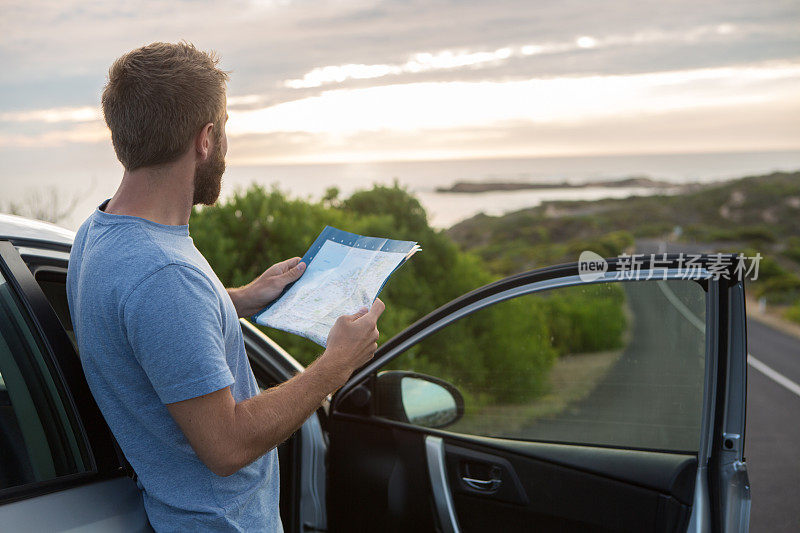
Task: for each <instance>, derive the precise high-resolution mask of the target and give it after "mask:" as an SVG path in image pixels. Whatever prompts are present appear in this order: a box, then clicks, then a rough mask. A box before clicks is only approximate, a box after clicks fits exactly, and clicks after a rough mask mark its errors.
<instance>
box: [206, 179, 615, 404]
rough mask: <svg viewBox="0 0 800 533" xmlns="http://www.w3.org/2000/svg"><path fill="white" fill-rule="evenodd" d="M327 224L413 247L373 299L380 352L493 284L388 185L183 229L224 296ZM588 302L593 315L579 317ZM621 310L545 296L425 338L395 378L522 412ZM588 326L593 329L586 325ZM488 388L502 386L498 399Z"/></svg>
mask: <svg viewBox="0 0 800 533" xmlns="http://www.w3.org/2000/svg"><path fill="white" fill-rule="evenodd" d="M326 224H328V225H331V226H335V227H337V228H340V229H343V230H346V231H351V232H354V233H360V234H366V235H380V236H387V237H391V238H394V239H404V240H415V241H418V242H420V244H421V245H422V247H423V252H422V253H420V254H417V255H415V256H414V258H413V259H412V260H411V261H409V262H408V263H407V264H406V265H404V266H403V267H402V268H401V269H400V270H398V272H396V273H395V274H394V275H393V276H392V280H391V281H390V283H388V284H387V285H386V288H385V289H384V291H383V292H382V293H381V299H382V300H384V302H385V303H386V311H385V312H384V314H383V316H382V317H381V322H380V330H381V342H383V341H385V340H387V339H388V338H390V337H392V336H394V335H395V334H397V333H399V332H400V331H402V330H403V329H405V328H406V327H407V326H409V325H410V324H412V323H413V322H414V321H415V320H417V319H419V318H421V317H422V316H424V315H425V314H427V313H429V312H431V311H433V310H434V309H436V308H437V307H439V306H441V305H443V304H445V303H447V302H449V301H450V300H453V299H455V298H457V297H458V296H461V295H462V294H464V293H466V292H469V291H470V290H472V289H475V288H477V287H479V286H482V285H484V284H486V283H489V282H491V281H493V280H495V279H498V277H499V275H498V274H497V273H496V272H493V271H492V270H491V269H490V268H489V267H488V266H487V265H486V264H485V262H484V261H483V260H481V259H480V258H479V257H477V256H476V255H474V254H472V253H469V252H465V251H462V250H460V248H459V247H458V245H457V244H456V243H455V242H454V241H453V240H452V238H451V237H450V236H449V235H447V234H446V233H445V232H443V231H438V230H435V229H433V228H431V227H430V226H429V225H428V221H427V216H426V213H425V211H424V209H423V208H422V206H421V205H420V203H419V201H418V200H417V199H416V198H414V197H413V196H412V195H410V194H409V193H408V192H407V191H405V190H404V189H402V188H400V187H398V186H397V185H395V186H393V187H383V186H376V187H374V188H372V189H370V190H366V191H360V192H357V193H355V194H353V195H352V196H350V197H349V198H346V199H341V198H339V195H338V191H336V190H335V189H331V190H329V191H328V192H327V193H326V194H325V196H324V198H323V200H321V201H320V202H309V201H304V200H298V199H292V198H289V197H287V196H286V195H285V194H284V193H282V192H281V191H279V190H277V189H272V190H265V189H264V188H262V187H259V186H252V187H251V188H250V189H248V190H246V191H242V192H239V193H237V194H235V195H234V196H233V197H232V198H230V199H229V200H227V201H224V202H222V203H220V204H218V205H216V206H214V207H210V208H209V207H207V208H196V209H195V210H194V211H193V213H192V218H191V220H190V225H191V230H192V236H193V238H194V241H195V244H196V245H197V247H198V248H199V249H200V251H201V252H202V253H203V255H205V257H206V258H207V259H208V261H209V263H210V264H211V265H212V267H213V268H214V270H215V271H216V273H217V275H218V276H219V277H220V279H221V280H222V281H223V283H225V284H226V285H227V286H238V285H243V284H245V283H248V282H249V281H250V280H252V279H253V278H255V277H256V276H257V275H259V274H260V273H261V272H263V270H264V269H266V268H267V267H268V266H269V265H271V264H273V263H275V262H278V261H281V260H283V259H286V258H288V257H292V256H300V255H303V253H304V252H305V250H306V249H307V248H308V246H309V245H310V244H311V243H312V242H313V240H314V239H315V238H316V236H317V235H318V234H319V232H320V231H321V230H322V228H323V227H324V226H325V225H326ZM626 238H627V237H625V236H622V235H617V236H610V237H609V238H608V240H607V242H609V243H610V244H609V246H616V244H615V243H616V242H617V240H623V241H625V239H626ZM625 242H627V241H625ZM587 297H589V298H592V300H591V301H592V305H586V303H587V301H586V299H585V298H587ZM623 299H624V296H623V294H622V291H621V290H620V291H619V292H618V293H614V292H613V291H612V293H611V294H610V295H609V294H605V295H599V294H597V295H587V296H584V297H583V298H581V297H579V296H577V295H571V296H566V295H565V296H552V297H550V298H541V299H539V300H538V303H531V301H530V300H526V299H515V300H510V301H508V302H505V303H504V304H501V305H495V306H492V307H489V308H487V309H484V310H483V311H481V312H480V317H479V318H477V319H474V320H469V319H465V320H461V321H459V322H458V323H456V324H453V325H451V326H448V327H447V328H444V329H443V330H441V331H440V332H439V333H437V334H435V335H433V336H431V337H430V338H429V339H428V340H427V341H425V342H424V343H423V344H421V345H419V346H417V347H415V348H413V349H412V350H410V351H409V352H408V353H407V354H406V355H404V356H403V362H402V367H403V368H407V369H411V368H413V369H414V370H416V371H419V372H423V373H427V374H432V375H435V376H439V377H442V378H444V379H448V380H453V382H456V381H457V382H458V385H459V387H460V388H461V389H462V391H463V392H464V393H465V394H466V395H467V396H472V397H477V396H480V395H482V396H484V398H483V399H484V400H487V401H488V400H492V401H497V402H511V401H524V400H526V399H528V398H531V397H534V396H536V395H537V394H539V393H540V392H542V390H543V386H544V383H545V382H546V378H547V372H548V370H549V369H550V367H551V365H552V364H553V361H554V360H555V358H556V357H557V356H558V355H560V354H562V353H568V352H569V353H575V351H576V350H577V351H583V352H590V351H598V350H605V349H608V348H609V341H608V339H609V338H611V339H612V340H611V341H610V344H619V343H620V342H621V340H620V339H621V338H622V337H621V335H622V331H623V330H624V327H625V326H624V324H625V320H624V317H623V316H622V302H623ZM589 315H592V316H594V319H593V320H592V319H590V320H587V318H590V317H589ZM476 316H477V315H476ZM590 323H591V324H592V325H591V326H589V325H587V324H590ZM592 328H594V329H592ZM265 329H266V328H265ZM609 332H610V333H609ZM268 333H269V335H270V336H271V337H272V338H274V339H275V340H276V341H277V342H278V343H279V344H281V345H282V346H283V347H284V348H286V349H287V350H288V351H289V352H290V353H292V355H294V356H295V357H296V358H298V359H299V360H300V361H301V362H303V363H305V364H308V363H309V362H311V361H312V360H313V359H314V358H315V357H316V356H317V355H318V354H319V352H320V347H319V346H317V345H316V344H313V343H312V342H310V341H307V340H306V339H303V338H301V337H298V336H295V335H291V334H288V333H284V332H281V331H276V330H271V329H270V330H268ZM609 335H610V336H609ZM615 335H616V337H615ZM519 339H525V340H526V342H524V343H522V342H518V340H519ZM551 339H552V340H551ZM501 378H502V379H501ZM497 383H503V384H504V386H503V387H499V388H498V387H496V386H495V385H496V384H497ZM487 391H488V392H487ZM487 395H488V396H489V397H486V396H487Z"/></svg>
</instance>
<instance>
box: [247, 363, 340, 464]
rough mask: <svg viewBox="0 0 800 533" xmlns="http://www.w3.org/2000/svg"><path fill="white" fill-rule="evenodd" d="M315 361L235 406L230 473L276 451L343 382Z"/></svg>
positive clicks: (333, 372)
mask: <svg viewBox="0 0 800 533" xmlns="http://www.w3.org/2000/svg"><path fill="white" fill-rule="evenodd" d="M336 372H337V371H336V370H335V369H328V368H327V367H325V366H324V364H320V362H319V360H317V361H315V362H314V363H313V364H312V365H311V366H309V367H308V368H307V369H306V370H305V371H304V372H302V373H300V374H297V375H296V376H294V377H293V378H292V379H290V380H289V381H287V382H285V383H282V384H281V385H278V386H277V387H273V388H271V389H268V390H266V391H264V392H262V393H261V394H259V395H257V396H254V397H252V398H249V399H248V400H245V401H243V402H241V403H238V404H236V409H235V423H234V439H235V442H236V445H235V446H234V449H235V450H236V457H235V458H233V459H234V460H233V464H232V465H231V468H232V469H233V470H232V471H231V473H233V472H235V471H236V470H238V469H240V468H242V467H244V466H245V465H248V464H250V463H251V462H253V461H255V460H256V459H258V458H259V457H260V456H262V455H264V454H265V453H266V452H268V451H269V450H271V449H272V448H274V447H276V446H277V445H279V444H280V443H282V442H283V441H285V440H286V439H288V438H289V437H290V436H291V435H292V433H294V432H295V431H297V429H298V428H299V427H300V426H301V425H302V424H303V422H305V421H306V419H308V417H309V416H311V414H312V413H314V411H316V410H317V409H318V408H319V406H320V405H321V404H322V402H323V401H324V400H325V398H326V397H327V396H328V395H329V394H331V393H333V392H334V391H335V390H336V389H337V388H338V387H339V386H340V385H341V383H343V382H344V381H345V379H346V376H337V375H336Z"/></svg>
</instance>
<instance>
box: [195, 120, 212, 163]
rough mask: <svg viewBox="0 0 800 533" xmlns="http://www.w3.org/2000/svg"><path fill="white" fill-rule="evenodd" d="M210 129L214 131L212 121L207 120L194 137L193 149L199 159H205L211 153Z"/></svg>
mask: <svg viewBox="0 0 800 533" xmlns="http://www.w3.org/2000/svg"><path fill="white" fill-rule="evenodd" d="M212 131H214V123H213V122H209V123H208V124H206V125H205V126H203V127H202V128H200V131H199V132H198V133H197V135H196V136H195V138H194V149H195V151H196V152H197V157H198V159H200V160H201V161H205V160H206V159H207V158H208V156H209V155H210V154H211V149H212V148H213V139H212V138H211V132H212Z"/></svg>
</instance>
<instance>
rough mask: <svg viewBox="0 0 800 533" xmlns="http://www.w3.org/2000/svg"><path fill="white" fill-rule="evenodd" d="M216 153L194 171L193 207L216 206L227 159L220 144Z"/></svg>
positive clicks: (215, 150) (217, 144)
mask: <svg viewBox="0 0 800 533" xmlns="http://www.w3.org/2000/svg"><path fill="white" fill-rule="evenodd" d="M215 145H216V147H215V148H214V153H213V154H211V156H210V157H209V158H208V159H207V160H206V161H204V162H202V163H200V164H198V165H197V167H196V168H195V171H194V198H193V200H192V205H198V204H203V205H214V204H215V203H217V199H218V198H219V193H220V191H221V190H222V174H224V173H225V157H224V156H223V155H222V150H220V145H219V143H215Z"/></svg>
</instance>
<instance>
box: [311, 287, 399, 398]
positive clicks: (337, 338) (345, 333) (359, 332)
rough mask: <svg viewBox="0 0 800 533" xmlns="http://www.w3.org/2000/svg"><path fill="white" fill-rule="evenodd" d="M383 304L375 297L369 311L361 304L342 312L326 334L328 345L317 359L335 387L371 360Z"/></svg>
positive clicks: (342, 383) (375, 346)
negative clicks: (356, 310)
mask: <svg viewBox="0 0 800 533" xmlns="http://www.w3.org/2000/svg"><path fill="white" fill-rule="evenodd" d="M384 309H386V306H385V305H384V303H383V302H382V301H381V300H380V299H375V302H373V304H372V307H370V308H369V310H368V309H367V308H366V307H364V308H362V309H360V310H359V311H358V312H357V313H355V314H353V315H344V316H340V317H339V318H338V319H336V323H335V324H334V325H333V328H331V331H330V333H328V343H327V345H328V347H327V348H326V349H325V352H324V353H323V354H322V355H321V356H320V357H319V360H318V361H317V363H316V364H317V365H318V366H323V367H324V368H325V370H324V371H325V373H326V374H328V375H330V377H331V378H332V380H333V381H332V382H331V384H332V386H333V387H334V390H336V389H338V388H339V387H341V386H342V385H344V383H345V382H346V381H347V380H348V378H349V377H350V374H352V373H353V372H354V371H355V370H356V369H357V368H359V367H360V366H361V365H363V364H364V363H366V362H367V361H369V360H370V359H372V356H373V355H374V354H375V350H377V349H378V326H377V324H378V317H380V316H381V313H383V310H384Z"/></svg>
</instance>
